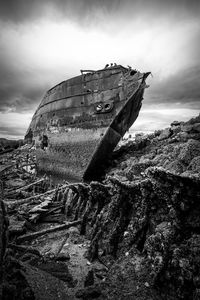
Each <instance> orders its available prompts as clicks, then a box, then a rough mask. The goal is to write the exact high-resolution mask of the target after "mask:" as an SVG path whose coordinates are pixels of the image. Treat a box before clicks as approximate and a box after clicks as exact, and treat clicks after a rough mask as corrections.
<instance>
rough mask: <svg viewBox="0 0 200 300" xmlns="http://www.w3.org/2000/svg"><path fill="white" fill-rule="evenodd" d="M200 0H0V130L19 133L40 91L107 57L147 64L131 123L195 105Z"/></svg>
mask: <svg viewBox="0 0 200 300" xmlns="http://www.w3.org/2000/svg"><path fill="white" fill-rule="evenodd" d="M199 16H200V1H199V0H196V1H194V0H174V1H172V0H168V1H165V0H163V1H162V0H146V1H145V0H136V1H134V0H132V1H131V0H123V1H122V0H107V1H106V0H99V1H97V0H71V1H67V0H65V1H64V0H57V1H53V0H43V1H41V0H3V1H1V2H0V79H1V80H0V137H8V138H9V137H10V138H19V137H23V136H24V133H25V131H26V129H27V127H28V125H29V123H30V120H31V117H32V115H33V113H34V111H35V109H36V107H37V106H38V104H39V103H40V101H41V99H42V97H43V95H44V93H45V92H46V90H48V89H49V88H51V87H52V86H53V85H55V84H57V83H59V82H60V81H63V80H66V79H68V78H70V77H72V76H76V75H79V74H80V69H99V68H102V67H104V66H105V64H107V63H111V62H116V63H118V64H122V65H124V66H127V65H131V66H132V67H133V68H136V69H139V70H140V71H144V72H145V71H151V72H152V74H153V77H152V78H149V80H148V83H149V84H150V87H149V88H148V89H147V90H146V91H145V97H144V102H143V107H142V109H141V112H140V115H139V117H138V119H137V121H136V123H135V126H134V129H135V130H140V131H144V130H154V129H158V128H163V127H166V126H168V125H169V124H170V122H172V121H173V120H187V119H189V118H190V117H193V116H196V115H198V114H199V110H200V101H199V98H200V97H199V96H200V88H199V87H200V59H199V58H200V57H199V56H200V54H199V53H200V18H199Z"/></svg>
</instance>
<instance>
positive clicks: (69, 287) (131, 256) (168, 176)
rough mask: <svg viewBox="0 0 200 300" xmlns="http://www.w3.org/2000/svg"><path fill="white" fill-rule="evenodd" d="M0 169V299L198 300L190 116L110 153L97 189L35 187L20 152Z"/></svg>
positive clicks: (199, 228) (198, 148)
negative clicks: (111, 154) (186, 120)
mask: <svg viewBox="0 0 200 300" xmlns="http://www.w3.org/2000/svg"><path fill="white" fill-rule="evenodd" d="M0 161H1V165H0V174H1V190H2V193H1V207H0V215H1V218H0V232H1V236H0V237H1V238H0V258H1V270H0V271H1V272H0V274H1V275H3V276H1V277H0V280H1V285H0V286H1V289H0V293H2V298H3V299H39V300H40V299H113V300H115V299H137V300H140V299H141V300H142V299H147V300H150V299H152V300H153V299H170V300H175V299H185V300H186V299H200V177H199V174H200V115H199V116H198V117H196V118H194V119H191V120H190V121H188V122H186V123H183V122H177V121H176V122H173V123H172V124H171V126H170V127H169V128H167V129H164V130H160V131H157V132H155V133H153V134H150V135H143V134H138V135H137V136H136V138H135V141H130V142H127V143H126V144H125V145H123V146H121V147H118V149H117V150H116V151H115V152H114V153H113V158H112V161H111V162H110V167H109V168H108V170H107V171H106V175H105V177H104V178H103V179H102V181H101V182H90V183H73V184H69V183H67V182H63V183H62V184H59V185H56V186H54V185H53V183H52V182H51V180H50V179H49V178H46V177H42V178H37V177H36V175H35V174H34V172H32V171H34V163H35V161H34V149H31V148H30V146H23V147H21V148H19V149H17V150H15V151H13V152H12V153H5V154H3V155H1V159H0ZM30 172H31V173H30Z"/></svg>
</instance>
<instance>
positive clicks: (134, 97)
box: [25, 65, 149, 180]
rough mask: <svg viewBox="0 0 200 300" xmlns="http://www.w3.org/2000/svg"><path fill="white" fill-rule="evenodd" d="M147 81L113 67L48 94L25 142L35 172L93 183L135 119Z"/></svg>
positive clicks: (61, 84)
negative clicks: (29, 143) (30, 145)
mask: <svg viewBox="0 0 200 300" xmlns="http://www.w3.org/2000/svg"><path fill="white" fill-rule="evenodd" d="M87 72H88V71H87ZM148 75H149V73H140V72H138V71H136V70H132V69H130V68H128V69H127V68H124V67H122V66H120V65H116V66H115V67H111V68H105V69H102V70H98V71H89V73H85V72H84V71H81V75H80V76H77V77H74V78H71V79H69V80H66V81H63V82H61V83H60V84H58V85H57V86H55V87H53V88H52V89H50V90H49V91H48V92H47V93H46V95H45V96H44V98H43V100H42V102H41V103H40V105H39V107H38V109H37V110H36V112H35V114H34V116H33V119H32V121H31V124H30V126H29V129H28V131H27V134H26V137H25V138H26V139H27V140H32V139H34V140H35V143H36V148H37V164H38V168H39V169H40V170H44V171H46V172H48V171H49V172H52V173H60V174H62V175H63V174H64V175H66V177H67V178H68V180H70V179H71V180H82V179H86V180H90V179H93V178H95V177H98V175H100V173H101V170H102V169H103V165H104V163H105V161H106V160H107V158H108V157H109V154H110V153H112V151H113V149H114V148H115V146H116V145H117V143H118V142H119V140H120V138H121V137H122V136H123V135H124V134H125V132H126V131H127V130H128V128H129V127H130V126H131V125H132V124H133V122H134V121H135V119H136V118H137V116H138V113H139V110H140V108H141V101H142V97H143V92H144V89H145V87H146V84H145V79H146V77H147V76H148Z"/></svg>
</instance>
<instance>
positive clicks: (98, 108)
mask: <svg viewBox="0 0 200 300" xmlns="http://www.w3.org/2000/svg"><path fill="white" fill-rule="evenodd" d="M102 109H103V106H102V105H101V104H97V106H96V110H97V111H98V112H99V111H101V110H102Z"/></svg>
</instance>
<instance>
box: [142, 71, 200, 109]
mask: <svg viewBox="0 0 200 300" xmlns="http://www.w3.org/2000/svg"><path fill="white" fill-rule="evenodd" d="M199 82H200V66H195V67H190V68H188V69H185V70H182V71H179V72H178V73H176V74H174V75H172V76H170V77H169V78H166V79H165V80H162V81H161V80H156V78H155V80H152V86H151V87H150V89H149V90H148V92H147V94H148V97H149V98H150V99H151V103H152V104H156V103H165V104H173V103H180V104H182V105H183V106H184V105H185V104H187V105H188V106H191V107H194V108H196V109H200V89H199Z"/></svg>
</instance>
